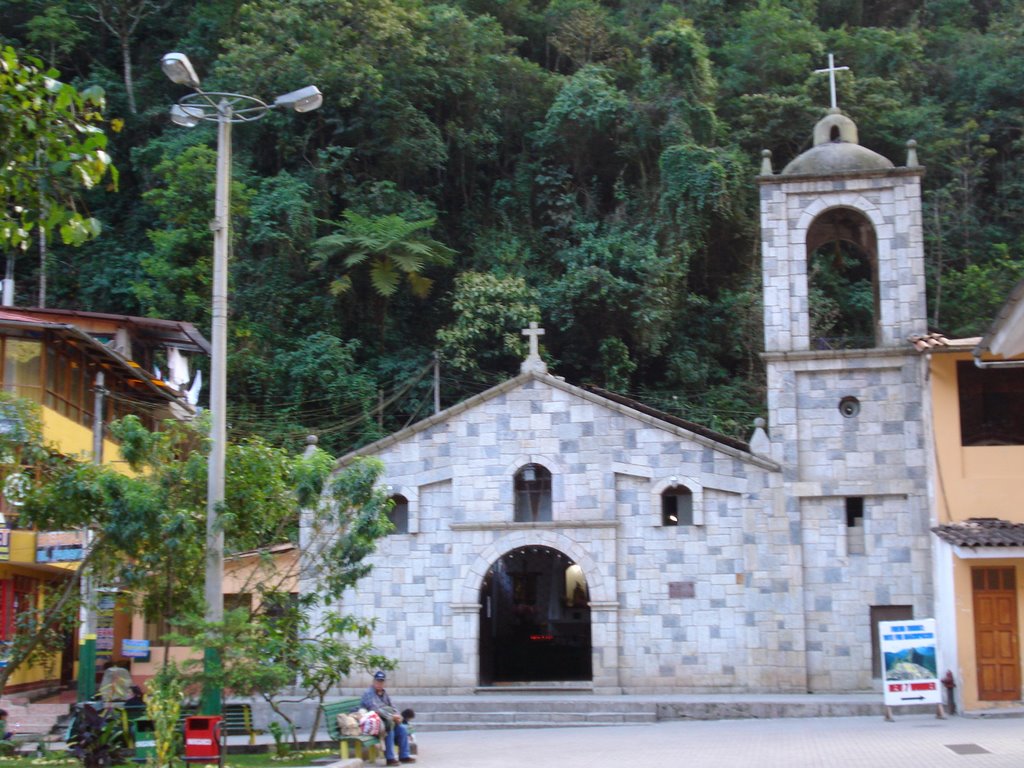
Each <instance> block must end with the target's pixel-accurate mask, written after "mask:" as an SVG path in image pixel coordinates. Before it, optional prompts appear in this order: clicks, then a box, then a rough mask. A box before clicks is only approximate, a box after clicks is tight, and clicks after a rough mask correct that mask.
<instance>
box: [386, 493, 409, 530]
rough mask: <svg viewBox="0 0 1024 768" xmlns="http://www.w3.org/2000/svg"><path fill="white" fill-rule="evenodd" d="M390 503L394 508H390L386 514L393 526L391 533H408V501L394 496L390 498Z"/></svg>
mask: <svg viewBox="0 0 1024 768" xmlns="http://www.w3.org/2000/svg"><path fill="white" fill-rule="evenodd" d="M391 501H392V502H393V503H394V506H393V507H391V511H390V512H388V519H389V520H391V523H392V524H393V525H394V526H395V530H393V531H392V533H408V532H409V500H408V499H406V498H405V496H402V495H401V494H395V495H394V496H392V497H391Z"/></svg>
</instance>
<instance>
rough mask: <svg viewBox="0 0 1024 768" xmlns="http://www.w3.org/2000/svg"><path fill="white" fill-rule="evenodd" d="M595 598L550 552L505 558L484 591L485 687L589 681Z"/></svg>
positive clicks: (565, 561) (532, 550)
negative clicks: (591, 612)
mask: <svg viewBox="0 0 1024 768" xmlns="http://www.w3.org/2000/svg"><path fill="white" fill-rule="evenodd" d="M589 601H590V594H589V591H588V589H587V582H586V578H585V577H584V575H583V571H582V569H580V567H579V566H578V565H576V564H575V563H574V562H573V561H572V560H571V559H569V558H568V557H567V556H566V555H564V554H562V553H561V552H559V551H558V550H555V549H551V548H550V547H542V546H536V547H521V548H519V549H515V550H512V551H511V552H506V553H505V554H504V555H502V556H501V557H500V558H499V559H498V561H497V562H495V563H494V565H492V566H491V569H490V570H489V571H488V572H487V575H486V576H485V577H484V581H483V585H482V586H481V588H480V684H481V685H495V684H500V683H525V682H544V681H555V680H558V681H581V680H590V679H591V676H592V672H591V658H590V656H591V645H590V607H589Z"/></svg>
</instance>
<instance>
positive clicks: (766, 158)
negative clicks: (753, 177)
mask: <svg viewBox="0 0 1024 768" xmlns="http://www.w3.org/2000/svg"><path fill="white" fill-rule="evenodd" d="M773 173H775V171H774V170H772V151H771V150H770V149H762V150H761V175H762V176H771V175H772V174H773Z"/></svg>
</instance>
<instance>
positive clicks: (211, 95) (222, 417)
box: [160, 53, 323, 715]
mask: <svg viewBox="0 0 1024 768" xmlns="http://www.w3.org/2000/svg"><path fill="white" fill-rule="evenodd" d="M160 66H161V68H162V69H163V71H164V74H166V75H167V77H169V78H170V79H171V80H172V81H173V82H175V83H178V84H179V85H185V86H188V87H189V88H191V89H192V91H193V92H192V93H190V94H187V95H186V96H183V97H182V98H180V99H179V100H178V103H177V104H175V105H173V106H172V107H171V120H172V121H173V122H174V123H175V124H176V125H181V126H184V127H186V128H192V127H193V126H196V125H198V124H199V123H201V122H210V123H216V124H217V179H216V186H215V201H214V202H215V205H214V219H213V222H212V223H211V225H210V227H211V229H212V230H213V298H212V312H213V314H212V317H211V328H210V332H211V337H212V339H211V354H210V420H211V423H210V457H209V469H208V481H207V493H206V580H205V589H204V594H205V597H206V620H207V621H208V622H217V623H219V622H222V621H223V620H224V592H223V580H224V531H223V528H222V526H221V521H220V510H221V507H222V506H223V504H224V456H225V448H226V443H227V429H226V424H227V418H226V411H227V327H228V250H229V246H230V235H231V230H230V217H231V212H230V203H231V126H232V125H233V124H234V123H251V122H254V121H256V120H259V119H260V118H262V117H263V116H264V115H266V114H267V112H269V111H270V110H272V109H279V108H287V109H293V110H295V111H296V112H311V111H313V110H314V109H317V108H318V107H319V106H320V105H321V104H322V103H323V95H322V94H321V93H320V89H319V88H317V87H316V86H315V85H310V86H307V87H305V88H301V89H299V90H297V91H292V92H291V93H286V94H284V95H283V96H278V97H277V98H276V99H275V100H274V102H273V103H271V104H268V103H266V102H264V101H262V100H261V99H258V98H256V97H255V96H244V95H242V94H238V93H224V92H212V91H204V90H202V89H201V88H200V87H199V77H198V76H197V75H196V72H195V69H193V68H192V63H191V62H190V61H189V60H188V57H187V56H186V55H185V54H183V53H168V54H166V55H165V56H164V57H163V59H161V61H160ZM219 666H220V659H219V658H218V657H217V653H216V651H215V650H214V649H210V648H208V649H206V651H205V655H204V668H205V669H206V670H207V671H213V670H216V669H218V668H219ZM202 707H203V712H204V713H205V714H208V715H215V714H219V713H220V711H221V691H220V689H219V687H213V686H207V688H205V689H204V690H203V704H202Z"/></svg>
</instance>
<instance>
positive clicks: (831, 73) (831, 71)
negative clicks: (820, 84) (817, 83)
mask: <svg viewBox="0 0 1024 768" xmlns="http://www.w3.org/2000/svg"><path fill="white" fill-rule="evenodd" d="M849 69H850V68H849V67H837V66H836V63H835V59H834V58H833V56H832V54H831V53H830V54H829V55H828V66H827V67H825V68H824V69H816V70H814V74H816V75H819V74H821V73H822V72H828V89H829V95H831V97H832V109H838V108H839V107H838V105H837V103H836V72H843V71H849Z"/></svg>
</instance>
